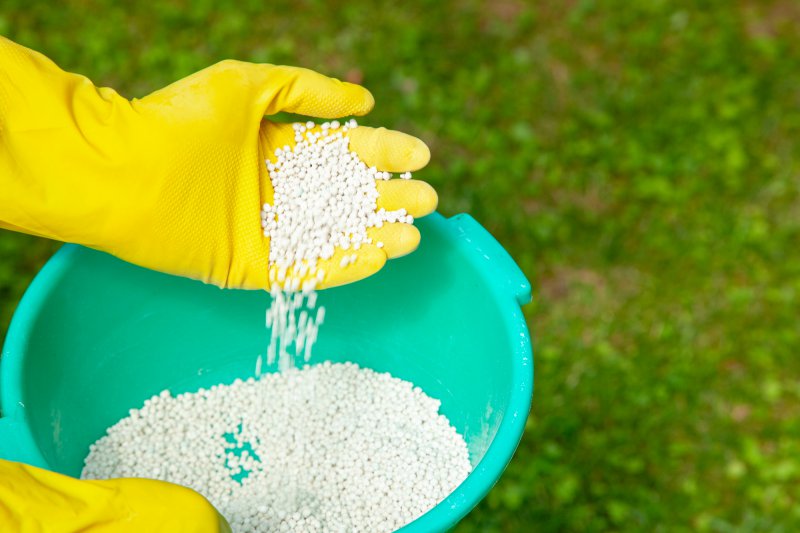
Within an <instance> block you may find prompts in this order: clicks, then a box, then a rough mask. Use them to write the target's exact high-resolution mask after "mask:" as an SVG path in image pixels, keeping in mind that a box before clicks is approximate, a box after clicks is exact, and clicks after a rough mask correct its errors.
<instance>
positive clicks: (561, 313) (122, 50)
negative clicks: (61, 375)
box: [0, 0, 800, 532]
mask: <svg viewBox="0 0 800 533" xmlns="http://www.w3.org/2000/svg"><path fill="white" fill-rule="evenodd" d="M123 4H131V5H123ZM214 4H218V5H217V6H215V5H214ZM145 6H146V7H145ZM370 6H373V4H372V3H363V4H362V3H360V2H354V1H350V2H343V1H336V2H329V1H301V0H295V1H293V2H285V1H280V2H264V1H263V0H258V1H253V0H247V1H243V0H240V1H236V2H234V1H229V2H211V1H196V2H189V1H170V2H152V3H150V2H148V3H144V2H142V3H139V7H133V2H129V3H126V2H115V1H112V0H83V1H79V0H74V1H70V2H61V3H58V2H29V1H28V0H5V1H4V2H3V5H2V8H0V33H2V34H5V35H8V36H9V37H11V38H12V39H15V40H17V41H18V42H21V43H23V44H25V45H28V46H30V47H33V48H35V49H38V50H40V51H42V52H44V53H45V54H47V55H49V56H50V57H52V58H53V59H54V60H56V61H57V62H58V63H60V64H61V65H62V66H63V67H64V68H66V69H68V70H74V71H79V72H81V73H84V74H86V75H88V76H89V77H90V78H92V79H93V80H94V81H95V82H97V83H100V84H107V85H111V86H114V87H116V88H118V89H119V90H120V92H122V93H123V94H125V95H127V96H140V95H144V94H146V93H147V92H148V91H150V90H153V89H155V88H157V87H160V86H162V85H165V84H167V83H168V82H170V81H172V80H174V79H177V78H179V77H182V76H184V75H187V74H189V73H191V72H193V71H195V70H198V69H200V68H203V67H205V66H207V65H209V64H211V63H213V62H215V61H217V60H220V59H223V58H229V57H231V58H238V59H243V60H251V61H264V62H275V63H289V64H298V65H302V66H306V67H310V68H315V69H319V70H321V71H323V72H325V73H327V74H330V75H334V76H338V77H343V78H347V79H351V80H354V81H360V80H362V79H363V83H364V84H365V85H367V86H368V87H369V88H370V89H371V90H372V91H373V93H374V94H375V97H376V100H377V102H378V105H377V107H376V109H375V112H374V113H373V114H372V115H371V116H370V117H369V118H368V119H367V120H365V121H364V123H367V124H372V125H377V124H379V125H386V126H390V127H394V128H398V129H403V130H406V131H409V132H411V133H414V134H417V135H419V136H421V137H422V138H424V139H425V140H426V141H427V142H428V143H429V144H430V146H431V148H432V151H433V154H434V158H433V161H432V163H431V165H430V167H429V168H428V169H427V170H425V171H424V172H422V173H420V177H422V178H424V179H427V180H429V181H430V182H432V183H433V184H434V185H435V186H436V187H437V188H438V190H439V191H440V196H441V206H440V210H441V211H442V212H443V213H445V214H447V215H451V214H454V213H458V212H461V211H467V212H470V213H472V214H473V215H474V216H475V217H476V218H477V219H478V220H479V221H481V222H482V223H483V224H484V225H485V226H486V227H487V228H489V229H490V230H491V231H492V232H493V233H494V234H495V235H496V236H497V238H498V239H499V240H500V241H501V242H502V243H503V244H504V245H505V246H506V247H507V248H508V249H509V250H510V251H511V253H512V255H513V256H514V257H515V258H516V259H517V261H518V262H519V264H520V265H521V266H522V268H523V269H524V271H525V272H526V274H527V275H528V276H529V277H530V279H531V280H532V281H533V284H534V288H535V299H536V301H535V303H534V304H533V305H531V306H529V308H528V309H527V313H528V317H529V321H530V325H531V328H532V330H533V333H534V335H535V338H536V346H537V353H536V356H537V375H536V396H535V398H534V408H533V412H532V415H531V417H530V419H529V422H528V429H527V433H526V435H525V437H524V440H523V442H522V445H521V447H520V450H519V452H518V453H517V455H516V458H515V459H514V462H513V463H512V464H511V466H510V467H509V469H508V471H507V473H506V474H505V476H504V477H503V479H502V480H501V481H500V483H499V484H498V485H497V487H496V489H495V490H494V491H493V492H492V493H491V494H490V495H489V497H488V498H487V499H486V501H485V502H484V503H483V504H482V505H481V506H480V507H479V508H478V509H477V510H476V511H474V512H473V513H472V514H471V515H470V516H469V517H468V519H466V520H465V521H464V523H463V524H462V525H461V526H460V527H459V529H458V531H460V532H470V531H504V532H518V531H605V530H618V531H676V530H677V531H680V530H697V531H718V532H727V531H796V530H797V529H798V527H800V501H798V498H800V357H798V355H800V354H799V353H798V352H799V351H800V324H798V317H799V315H800V252H799V251H798V249H800V159H799V158H800V89H799V88H800V46H799V45H798V43H800V3H798V2H795V1H792V0H783V1H778V2H763V1H755V0H752V1H745V0H739V1H735V2H734V1H730V0H716V1H714V0H707V1H703V2H690V1H683V2H679V1H656V0H646V1H642V2H631V1H627V0H616V1H605V2H600V1H570V2H562V1H556V0H550V1H541V2H518V1H511V0H501V1H494V2H473V1H464V2H450V1H437V0H431V1H427V2H406V3H397V4H394V5H393V4H385V5H383V7H380V8H377V7H374V6H373V7H370ZM567 6H568V7H567ZM43 150H46V147H43ZM45 155H46V154H45V153H44V152H43V156H45ZM0 194H2V192H0ZM54 248H55V246H54V245H53V244H52V243H48V242H45V241H38V240H36V239H32V238H28V237H24V236H20V235H13V234H10V233H7V232H5V233H0V301H1V302H2V305H1V306H0V314H1V316H0V335H2V333H4V331H5V327H6V325H7V321H8V319H9V317H10V315H11V312H12V310H13V307H14V305H15V303H16V300H17V299H18V298H19V296H20V295H21V292H22V290H23V289H24V287H25V286H26V284H27V283H28V281H29V280H30V278H31V276H32V275H33V274H34V272H35V271H36V270H37V268H38V267H39V266H40V265H41V264H42V262H43V261H44V260H45V259H46V257H47V256H48V255H49V254H50V253H51V252H52V251H53V250H54Z"/></svg>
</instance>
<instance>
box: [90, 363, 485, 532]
mask: <svg viewBox="0 0 800 533" xmlns="http://www.w3.org/2000/svg"><path fill="white" fill-rule="evenodd" d="M438 410H439V401H437V400H434V399H432V398H430V397H429V396H427V395H425V394H424V393H423V392H422V391H421V390H420V389H419V388H418V387H414V386H413V385H412V384H411V383H409V382H407V381H403V380H400V379H397V378H393V377H391V376H390V375H389V374H379V373H376V372H373V371H371V370H368V369H362V368H359V367H358V366H356V365H355V364H352V363H343V364H331V363H328V362H326V363H322V364H319V365H314V366H307V367H305V368H303V369H301V370H298V369H291V370H288V371H286V372H281V373H275V374H267V375H264V376H262V377H261V378H260V379H254V378H250V379H248V380H247V381H241V380H236V381H235V382H234V383H233V384H232V385H216V386H213V387H211V388H210V389H208V390H205V389H201V390H199V391H197V392H195V393H185V394H179V395H178V396H176V397H173V396H171V395H170V394H169V392H167V391H164V392H162V393H161V394H160V395H158V396H154V397H153V398H151V399H149V400H147V401H146V402H145V405H144V407H143V408H142V409H139V410H132V411H131V412H130V416H128V417H126V418H124V419H122V420H121V421H119V422H118V423H117V424H116V425H114V426H112V427H111V428H110V429H109V430H108V434H107V435H106V436H104V437H103V438H101V439H100V440H98V441H97V442H96V443H95V444H93V445H92V446H91V448H90V452H89V456H88V457H87V458H86V466H85V467H84V469H83V473H82V474H81V477H82V478H84V479H105V478H110V477H137V476H138V477H149V478H156V479H162V480H166V481H171V482H174V483H178V484H181V485H184V486H187V487H191V488H193V489H195V490H197V491H198V492H200V493H201V494H203V495H204V496H206V497H207V498H208V499H209V500H210V501H211V503H212V504H214V505H215V506H216V508H217V509H218V510H219V511H220V513H222V515H223V516H225V517H226V518H227V519H228V521H229V522H230V524H231V527H232V528H233V531H234V532H237V533H239V532H248V533H249V532H262V531H264V532H266V531H270V532H272V531H277V532H297V533H321V532H364V533H381V532H390V531H395V530H396V529H398V528H400V527H402V526H403V525H405V524H407V523H408V522H410V521H412V520H414V519H416V518H417V517H419V516H421V515H422V514H424V513H425V512H426V511H428V510H429V509H431V508H432V507H433V506H434V505H436V504H437V503H438V502H439V501H441V500H442V499H443V498H445V497H446V496H447V495H448V494H449V493H450V492H452V491H453V490H454V489H455V488H456V487H457V486H458V485H459V484H460V483H461V482H462V481H463V480H464V479H465V478H466V476H467V475H468V474H469V472H470V470H471V466H470V463H469V458H468V454H467V448H466V445H465V443H464V440H463V439H462V438H461V436H460V435H459V434H458V433H457V432H456V430H455V429H454V428H453V427H452V426H451V425H450V423H449V422H448V420H447V418H445V416H444V415H441V414H439V413H438Z"/></svg>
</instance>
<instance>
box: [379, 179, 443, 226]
mask: <svg viewBox="0 0 800 533" xmlns="http://www.w3.org/2000/svg"><path fill="white" fill-rule="evenodd" d="M377 187H378V193H379V194H380V196H378V209H380V208H381V207H382V208H384V209H386V210H387V211H396V210H397V209H400V208H404V209H405V210H406V211H408V214H409V215H411V216H412V217H414V218H419V217H424V216H425V215H428V214H430V213H433V212H434V211H435V210H436V205H437V204H438V203H439V196H438V195H437V194H436V190H435V189H434V188H433V187H431V186H430V185H429V184H428V183H426V182H424V181H419V180H403V179H393V180H388V181H378V182H377Z"/></svg>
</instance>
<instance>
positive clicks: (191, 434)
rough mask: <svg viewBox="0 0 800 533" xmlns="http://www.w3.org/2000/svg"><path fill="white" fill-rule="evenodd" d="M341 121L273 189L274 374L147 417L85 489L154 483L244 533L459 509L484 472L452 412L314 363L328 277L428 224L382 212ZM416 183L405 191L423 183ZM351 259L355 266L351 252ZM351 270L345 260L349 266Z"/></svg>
mask: <svg viewBox="0 0 800 533" xmlns="http://www.w3.org/2000/svg"><path fill="white" fill-rule="evenodd" d="M355 127H357V125H356V124H355V122H354V121H350V122H348V123H346V124H344V125H341V124H339V123H338V122H336V121H334V122H331V123H325V124H322V125H320V126H316V125H315V124H313V123H310V122H309V123H307V124H295V125H294V131H295V141H296V145H295V147H294V148H290V147H289V146H285V147H283V148H281V149H278V150H276V152H275V161H274V162H270V161H267V162H266V164H267V169H268V171H269V176H270V182H271V185H272V187H273V190H274V199H273V203H272V204H265V205H264V206H263V209H262V212H261V223H262V224H261V225H262V228H263V230H264V235H265V236H266V237H269V238H270V257H269V269H270V270H269V276H270V285H271V287H272V289H271V291H270V293H271V296H272V298H271V301H270V307H269V309H268V310H267V316H266V324H267V327H268V328H269V330H270V333H271V338H270V344H269V349H268V351H267V361H266V363H267V364H268V365H272V364H273V363H275V362H276V361H277V363H278V369H279V370H280V372H278V373H268V374H262V363H263V361H262V359H261V356H258V359H257V363H256V376H255V377H253V378H249V379H247V380H246V381H242V380H240V379H238V380H236V381H234V382H233V384H231V385H215V386H212V387H211V388H210V389H200V390H199V391H197V392H194V393H183V394H179V395H178V396H174V397H173V396H172V395H171V394H170V393H169V391H163V392H162V393H161V394H159V395H157V396H154V397H152V398H150V399H149V400H147V401H145V404H144V407H142V408H141V409H138V410H137V409H132V410H131V411H130V414H129V416H128V417H126V418H124V419H122V420H120V421H119V422H118V423H117V424H115V425H114V426H112V427H111V428H109V429H108V432H107V434H106V436H104V437H102V438H101V439H99V440H98V441H97V442H96V443H95V444H93V445H92V446H91V447H90V451H89V455H88V456H87V457H86V460H85V467H84V469H83V472H82V474H81V477H82V478H84V479H105V478H111V477H146V478H154V479H161V480H166V481H171V482H174V483H178V484H180V485H184V486H187V487H191V488H193V489H195V490H197V491H198V492H200V493H201V494H203V495H204V496H206V497H207V498H208V499H209V500H210V501H211V503H212V504H214V506H215V507H216V508H217V509H218V510H219V511H220V512H221V513H222V515H223V516H225V517H226V518H227V520H228V521H229V523H230V524H231V526H232V528H233V531H234V532H236V533H251V532H253V533H255V532H262V531H263V532H267V531H269V532H273V531H274V532H297V533H317V532H319V533H322V532H336V533H339V532H342V533H344V532H364V533H381V532H387V533H388V532H390V531H395V530H396V529H398V528H400V527H402V526H404V525H405V524H407V523H409V522H411V521H413V520H414V519H416V518H418V517H419V516H421V515H422V514H424V513H425V512H427V511H428V510H430V509H431V508H433V507H434V506H435V505H436V504H437V503H439V502H440V501H442V500H443V499H444V498H445V497H447V496H448V495H449V494H450V493H451V492H452V491H453V490H454V489H455V488H456V487H457V486H458V485H459V484H460V483H461V482H462V481H463V480H464V479H465V478H466V477H467V475H469V473H470V471H471V469H472V467H471V465H470V462H469V455H468V451H467V446H466V443H465V441H464V439H463V438H462V437H461V436H460V435H459V434H458V433H457V432H456V430H455V428H453V427H452V426H451V425H450V423H449V421H448V420H447V418H446V417H445V416H444V415H442V414H440V413H439V407H440V402H439V401H438V400H435V399H433V398H430V397H429V396H427V395H426V394H425V393H424V392H423V391H422V390H421V389H420V388H418V387H415V386H414V385H413V384H411V383H409V382H407V381H403V380H400V379H397V378H394V377H392V376H390V375H389V374H379V373H376V372H374V371H372V370H369V369H365V368H359V367H358V366H356V365H355V364H352V363H343V364H331V363H330V362H325V363H322V364H319V365H314V366H308V365H306V366H304V367H303V368H302V369H298V368H297V366H298V361H305V362H307V361H308V360H309V357H310V355H311V348H312V346H313V345H314V343H315V341H316V340H317V334H318V331H319V328H320V326H321V325H322V323H323V321H324V318H325V309H324V307H322V306H320V305H318V304H317V294H316V292H315V289H316V286H317V284H318V283H319V282H320V281H322V280H323V279H324V278H325V272H324V271H323V270H322V267H321V262H323V261H328V262H329V263H330V259H331V258H332V257H333V256H334V253H335V250H336V249H340V250H343V251H344V252H345V253H344V254H340V256H341V259H337V261H336V263H337V264H335V265H334V268H348V267H349V266H350V265H352V264H354V263H356V262H357V260H358V255H357V253H356V252H357V251H358V250H359V249H360V248H361V247H362V246H367V245H374V246H377V247H378V248H381V247H382V246H383V243H380V242H374V243H373V242H372V240H371V239H370V238H369V236H368V234H367V230H368V229H369V228H372V227H381V226H382V225H383V224H384V223H396V222H399V223H406V224H411V223H413V218H412V217H411V216H410V215H409V214H408V213H406V211H405V210H403V209H400V210H397V211H386V210H384V209H378V208H377V199H378V191H377V187H376V180H385V179H389V178H390V177H391V175H390V174H389V173H387V172H381V171H378V170H377V169H375V168H374V167H367V165H366V164H365V163H364V162H363V161H361V160H360V159H359V158H358V156H357V155H356V154H354V153H353V152H351V151H350V149H349V139H348V137H347V135H345V134H346V133H347V131H348V130H351V129H353V128H355ZM410 177H411V174H410V173H408V172H406V173H404V174H402V175H401V178H404V179H408V178H410ZM348 252H352V253H348ZM337 257H338V256H337Z"/></svg>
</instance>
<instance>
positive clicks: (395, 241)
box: [367, 222, 420, 259]
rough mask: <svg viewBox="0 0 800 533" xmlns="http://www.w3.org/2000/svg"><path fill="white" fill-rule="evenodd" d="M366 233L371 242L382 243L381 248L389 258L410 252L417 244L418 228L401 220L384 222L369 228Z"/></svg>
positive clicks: (418, 239) (418, 238)
mask: <svg viewBox="0 0 800 533" xmlns="http://www.w3.org/2000/svg"><path fill="white" fill-rule="evenodd" d="M367 235H368V236H369V238H370V239H372V244H375V245H377V243H379V242H381V243H383V248H381V249H382V250H383V251H384V252H385V253H386V255H387V257H388V258H389V259H394V258H396V257H402V256H404V255H407V254H410V253H411V252H413V251H414V250H416V249H417V246H419V241H420V234H419V230H418V229H417V228H416V227H415V226H413V225H411V224H404V223H402V222H394V223H391V224H384V225H383V226H381V227H380V228H369V229H368V230H367Z"/></svg>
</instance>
